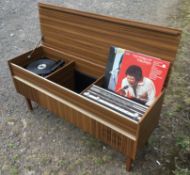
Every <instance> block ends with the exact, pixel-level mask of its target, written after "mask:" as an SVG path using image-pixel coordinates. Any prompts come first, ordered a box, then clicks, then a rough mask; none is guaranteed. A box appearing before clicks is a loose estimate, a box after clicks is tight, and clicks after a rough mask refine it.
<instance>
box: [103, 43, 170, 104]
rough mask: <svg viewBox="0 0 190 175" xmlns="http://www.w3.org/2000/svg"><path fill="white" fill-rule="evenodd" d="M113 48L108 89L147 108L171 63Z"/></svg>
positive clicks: (160, 87) (155, 95)
mask: <svg viewBox="0 0 190 175" xmlns="http://www.w3.org/2000/svg"><path fill="white" fill-rule="evenodd" d="M117 50H119V48H114V47H112V49H111V50H110V51H112V52H113V51H114V52H113V53H114V54H115V55H114V56H112V57H109V61H108V67H107V69H106V74H105V79H106V81H105V86H106V88H107V89H109V90H111V91H114V92H116V93H118V94H119V95H122V96H124V97H127V98H129V99H132V100H134V101H136V102H139V103H141V104H145V105H147V106H150V105H151V104H152V103H153V102H154V100H155V98H156V97H157V96H158V95H159V94H160V92H161V91H162V88H163V85H164V82H165V79H166V76H167V73H168V70H169V67H170V62H168V61H165V60H162V59H160V58H156V57H152V56H149V55H144V54H141V53H137V52H133V51H129V50H124V49H122V52H121V50H119V52H117Z"/></svg>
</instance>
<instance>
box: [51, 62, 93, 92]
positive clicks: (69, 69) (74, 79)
mask: <svg viewBox="0 0 190 175" xmlns="http://www.w3.org/2000/svg"><path fill="white" fill-rule="evenodd" d="M48 79H49V80H51V81H53V82H55V83H57V84H59V85H61V86H64V87H66V88H68V89H70V90H72V91H74V92H76V93H81V92H82V91H83V90H84V89H86V88H87V87H88V86H90V85H91V84H92V83H93V82H95V81H96V78H94V77H91V76H89V75H86V74H84V73H83V72H80V71H78V70H77V69H76V68H75V62H70V63H69V64H68V65H67V66H64V67H63V68H61V69H60V70H59V71H57V72H56V73H54V74H53V75H52V76H49V77H48Z"/></svg>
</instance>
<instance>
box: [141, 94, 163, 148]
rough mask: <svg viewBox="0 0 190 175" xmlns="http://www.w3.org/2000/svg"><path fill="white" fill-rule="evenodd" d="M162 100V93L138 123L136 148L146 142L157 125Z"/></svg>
mask: <svg viewBox="0 0 190 175" xmlns="http://www.w3.org/2000/svg"><path fill="white" fill-rule="evenodd" d="M163 99H164V93H162V94H161V95H160V96H159V98H158V100H157V102H156V103H155V104H154V105H153V106H152V108H150V109H149V111H148V112H147V115H146V116H145V117H144V118H143V120H142V121H141V122H140V124H139V130H138V132H139V134H138V145H137V147H138V148H140V147H142V146H143V145H144V144H145V143H146V142H147V141H148V138H149V136H150V135H151V133H152V131H153V130H154V128H155V127H156V126H157V125H158V122H159V118H160V113H161V108H162V104H163Z"/></svg>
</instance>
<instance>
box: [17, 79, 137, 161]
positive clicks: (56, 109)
mask: <svg viewBox="0 0 190 175" xmlns="http://www.w3.org/2000/svg"><path fill="white" fill-rule="evenodd" d="M15 85H16V87H17V91H18V92H19V93H21V94H23V95H25V96H27V97H28V98H30V99H31V100H33V101H35V102H37V103H38V104H40V105H41V106H43V107H45V108H47V109H49V110H50V111H52V112H53V113H55V114H57V115H58V116H60V117H63V118H65V119H66V120H67V121H69V122H71V123H72V124H74V125H75V126H77V127H79V128H81V129H82V130H83V131H86V132H88V133H90V134H91V135H93V136H95V137H96V138H98V139H100V140H101V141H103V142H104V143H107V144H109V145H111V146H112V147H113V148H115V149H117V150H119V151H120V152H122V153H123V154H124V155H126V156H130V157H131V158H133V159H134V158H135V155H136V147H135V142H136V141H135V140H132V139H130V138H127V137H126V136H124V135H122V134H121V133H118V132H116V131H114V130H113V129H111V128H109V127H107V126H105V125H103V124H101V123H99V122H97V121H96V120H94V119H92V118H89V117H88V116H86V115H85V114H84V113H82V112H80V111H78V110H75V109H73V108H72V107H71V106H68V105H66V104H64V103H61V102H60V101H58V100H56V99H54V98H53V97H52V96H49V95H48V94H45V93H43V92H40V91H38V90H37V89H35V88H33V87H30V86H28V85H26V84H24V83H22V82H20V81H19V80H17V79H15Z"/></svg>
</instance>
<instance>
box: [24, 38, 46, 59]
mask: <svg viewBox="0 0 190 175" xmlns="http://www.w3.org/2000/svg"><path fill="white" fill-rule="evenodd" d="M43 40H44V37H43V36H42V37H41V38H40V39H39V41H38V42H37V44H36V45H35V47H34V49H32V51H31V52H30V53H29V55H28V56H27V57H28V59H30V58H31V57H32V54H33V53H34V51H35V50H36V49H37V47H38V46H39V45H40V44H41V41H43Z"/></svg>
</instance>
